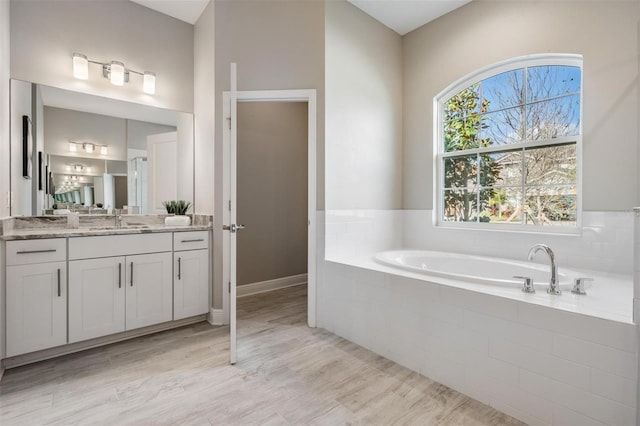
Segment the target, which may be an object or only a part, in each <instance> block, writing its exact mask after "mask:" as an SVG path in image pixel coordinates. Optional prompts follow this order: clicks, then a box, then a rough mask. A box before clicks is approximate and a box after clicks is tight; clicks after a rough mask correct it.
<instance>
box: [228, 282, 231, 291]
mask: <svg viewBox="0 0 640 426" xmlns="http://www.w3.org/2000/svg"><path fill="white" fill-rule="evenodd" d="M227 289H228V292H229V293H231V281H229V286H228V287H227Z"/></svg>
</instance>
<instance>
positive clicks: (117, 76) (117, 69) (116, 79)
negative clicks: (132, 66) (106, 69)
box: [111, 61, 124, 86]
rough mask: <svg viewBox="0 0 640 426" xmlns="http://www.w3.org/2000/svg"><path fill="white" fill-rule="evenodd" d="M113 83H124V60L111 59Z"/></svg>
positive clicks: (117, 84) (118, 84) (120, 84)
mask: <svg viewBox="0 0 640 426" xmlns="http://www.w3.org/2000/svg"><path fill="white" fill-rule="evenodd" d="M111 84H113V85H116V86H122V85H124V64H123V63H122V62H118V61H111Z"/></svg>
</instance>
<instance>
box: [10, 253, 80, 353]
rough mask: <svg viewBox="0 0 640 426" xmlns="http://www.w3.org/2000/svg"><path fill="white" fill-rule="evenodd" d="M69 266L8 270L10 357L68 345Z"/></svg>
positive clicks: (41, 266)
mask: <svg viewBox="0 0 640 426" xmlns="http://www.w3.org/2000/svg"><path fill="white" fill-rule="evenodd" d="M66 283H67V265H66V262H51V263H36V264H31V265H18V266H8V267H7V299H6V300H7V356H8V357H10V356H14V355H20V354H24V353H27V352H33V351H38V350H41V349H46V348H51V347H54V346H59V345H64V344H65V343H67V285H66Z"/></svg>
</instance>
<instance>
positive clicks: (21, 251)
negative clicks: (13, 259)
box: [16, 249, 57, 254]
mask: <svg viewBox="0 0 640 426" xmlns="http://www.w3.org/2000/svg"><path fill="white" fill-rule="evenodd" d="M55 251H57V250H56V249H45V250H20V251H17V252H16V254H33V253H53V252H55Z"/></svg>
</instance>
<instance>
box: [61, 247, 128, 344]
mask: <svg viewBox="0 0 640 426" xmlns="http://www.w3.org/2000/svg"><path fill="white" fill-rule="evenodd" d="M125 265H126V263H125V257H124V256H120V257H105V258H101V259H84V260H72V261H70V262H69V343H74V342H79V341H82V340H87V339H93V338H94V337H100V336H106V335H108V334H113V333H119V332H121V331H124V330H125V318H124V315H125V314H124V312H125V304H124V303H125V291H126V285H125Z"/></svg>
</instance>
